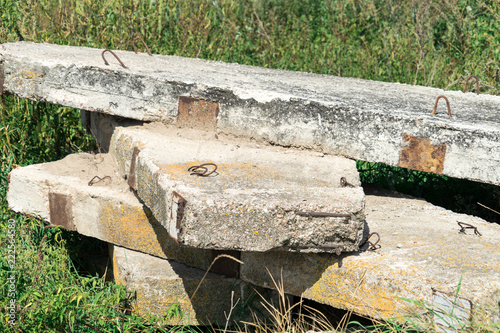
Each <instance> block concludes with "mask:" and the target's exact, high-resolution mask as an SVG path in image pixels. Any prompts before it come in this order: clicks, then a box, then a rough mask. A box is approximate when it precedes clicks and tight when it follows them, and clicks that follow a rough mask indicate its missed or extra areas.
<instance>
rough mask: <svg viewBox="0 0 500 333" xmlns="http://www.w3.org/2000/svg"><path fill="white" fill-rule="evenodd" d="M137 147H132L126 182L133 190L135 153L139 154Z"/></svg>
mask: <svg viewBox="0 0 500 333" xmlns="http://www.w3.org/2000/svg"><path fill="white" fill-rule="evenodd" d="M139 152H140V150H139V148H138V147H134V152H133V153H132V160H131V161H130V169H129V171H128V177H127V184H128V186H130V187H131V188H133V189H134V190H135V165H136V163H137V155H139Z"/></svg>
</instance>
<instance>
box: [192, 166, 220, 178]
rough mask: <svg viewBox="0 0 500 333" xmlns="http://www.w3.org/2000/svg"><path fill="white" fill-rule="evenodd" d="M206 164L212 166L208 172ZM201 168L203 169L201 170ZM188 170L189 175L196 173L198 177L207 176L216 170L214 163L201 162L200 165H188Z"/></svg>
mask: <svg viewBox="0 0 500 333" xmlns="http://www.w3.org/2000/svg"><path fill="white" fill-rule="evenodd" d="M206 166H212V167H213V170H212V171H210V172H208V168H206ZM201 170H203V171H201ZM188 171H190V172H191V175H197V176H200V177H208V176H210V175H211V174H213V173H214V172H215V171H217V165H216V164H214V163H203V164H200V165H193V166H191V167H189V169H188Z"/></svg>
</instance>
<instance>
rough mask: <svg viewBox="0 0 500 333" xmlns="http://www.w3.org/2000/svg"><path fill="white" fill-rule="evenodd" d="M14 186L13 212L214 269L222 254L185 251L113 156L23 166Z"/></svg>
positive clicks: (15, 172) (11, 195)
mask: <svg viewBox="0 0 500 333" xmlns="http://www.w3.org/2000/svg"><path fill="white" fill-rule="evenodd" d="M96 175H97V176H99V177H101V178H102V180H100V181H99V179H97V178H95V179H94V182H95V183H93V184H92V185H91V186H89V182H90V181H91V180H92V179H93V178H94V177H95V176H96ZM104 177H107V178H104ZM9 185H10V186H9V191H8V194H7V200H8V202H9V207H10V208H11V209H12V210H14V211H16V212H19V213H23V214H29V215H33V216H38V217H40V218H42V219H43V220H45V221H47V222H49V223H51V224H53V225H61V226H62V227H64V228H66V229H70V230H75V231H77V232H78V233H80V234H83V235H86V236H90V237H95V238H97V239H100V240H102V241H105V242H109V243H112V244H116V245H119V246H123V247H127V248H130V249H134V250H136V251H141V252H144V253H148V254H151V255H154V256H158V257H162V258H168V259H175V260H177V261H180V262H183V263H185V264H187V265H190V266H194V267H198V268H202V269H206V268H208V267H209V266H210V263H211V262H212V260H213V257H214V255H215V254H216V253H215V254H214V253H213V251H208V250H201V249H194V248H181V247H180V246H179V245H178V244H177V243H176V242H175V241H174V240H173V239H172V238H171V237H170V236H169V235H168V233H167V231H166V230H165V228H164V227H163V226H162V225H161V224H160V223H159V222H158V221H157V220H156V219H155V218H154V216H153V215H152V213H151V211H150V210H149V209H148V208H147V207H145V206H144V205H143V204H142V203H140V201H139V200H138V199H137V198H136V197H135V196H134V194H133V193H132V192H131V191H130V190H129V187H128V185H127V183H126V181H125V180H124V179H123V178H122V177H121V176H119V175H118V174H117V173H115V170H114V162H113V159H112V157H111V156H110V155H105V154H101V155H92V154H85V153H82V154H74V155H69V156H67V157H66V158H64V159H63V160H60V161H56V162H50V163H45V164H36V165H31V166H26V167H22V168H17V169H14V170H13V171H12V172H11V173H10V184H9ZM54 193H55V194H56V195H57V196H58V197H60V198H62V199H59V201H60V202H62V203H63V204H64V205H60V206H61V207H60V208H58V209H54V206H55V204H54V201H55V200H51V199H50V198H51V197H53V196H54ZM61 211H62V212H63V213H64V214H61V213H60V212H61ZM234 269H235V268H234V267H233V270H234ZM234 273H236V272H234Z"/></svg>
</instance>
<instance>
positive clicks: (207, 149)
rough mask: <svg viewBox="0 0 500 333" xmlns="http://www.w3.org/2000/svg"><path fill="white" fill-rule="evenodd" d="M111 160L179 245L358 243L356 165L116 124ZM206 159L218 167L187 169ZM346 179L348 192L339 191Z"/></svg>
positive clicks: (350, 246)
mask: <svg viewBox="0 0 500 333" xmlns="http://www.w3.org/2000/svg"><path fill="white" fill-rule="evenodd" d="M179 135H184V136H185V137H180V136H179ZM110 154H112V155H113V156H115V157H116V159H117V164H118V166H119V167H118V168H119V170H120V172H121V173H122V174H123V175H124V176H128V182H129V184H130V185H131V186H132V187H133V188H134V189H135V190H136V193H137V195H138V196H139V197H140V198H141V200H143V202H144V203H145V204H146V205H147V206H148V207H149V208H150V209H151V211H152V212H153V214H154V216H155V217H156V218H157V219H158V221H160V223H162V225H163V226H164V227H165V228H166V229H167V230H168V231H169V233H170V235H171V236H172V237H173V238H174V239H176V240H177V242H178V243H179V244H182V245H186V246H191V247H197V248H208V249H223V250H243V251H267V250H270V249H282V250H293V251H309V252H336V253H340V252H346V251H355V250H357V249H358V246H359V244H360V242H361V240H362V236H363V228H364V213H363V210H364V193H363V189H362V188H361V187H360V186H359V184H360V182H359V176H358V173H357V170H356V166H355V162H354V161H352V160H348V159H345V158H340V157H333V156H319V155H318V154H317V153H311V152H307V151H299V150H293V149H282V148H279V147H274V148H273V147H264V148H259V147H257V145H254V146H250V145H248V144H247V143H244V142H240V144H237V140H236V139H235V138H230V140H228V141H227V142H223V140H222V138H221V139H220V140H217V139H215V138H214V135H213V133H210V132H200V131H193V132H189V131H187V130H185V129H184V130H182V131H179V130H177V129H176V128H174V127H171V126H163V125H159V124H149V125H144V126H136V127H118V128H116V130H115V132H114V134H113V137H112V139H111V148H110ZM205 163H211V164H212V165H206V168H208V171H209V172H211V171H212V170H214V169H215V168H216V171H215V172H214V173H212V174H210V175H209V176H207V177H202V176H199V175H196V174H193V171H189V170H190V168H191V167H194V166H199V165H203V164H205ZM343 177H344V178H345V179H346V180H348V182H349V183H351V185H352V187H350V186H347V187H341V178H343ZM311 212H312V213H311Z"/></svg>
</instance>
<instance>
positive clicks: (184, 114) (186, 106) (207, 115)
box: [177, 96, 219, 130]
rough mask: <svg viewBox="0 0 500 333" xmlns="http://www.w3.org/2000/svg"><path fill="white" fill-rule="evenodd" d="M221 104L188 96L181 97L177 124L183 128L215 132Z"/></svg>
mask: <svg viewBox="0 0 500 333" xmlns="http://www.w3.org/2000/svg"><path fill="white" fill-rule="evenodd" d="M218 114H219V103H216V102H212V101H204V100H202V99H197V98H192V97H188V96H179V113H178V115H177V124H178V125H179V126H181V127H189V128H197V129H204V130H215V129H216V127H217V115H218Z"/></svg>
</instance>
